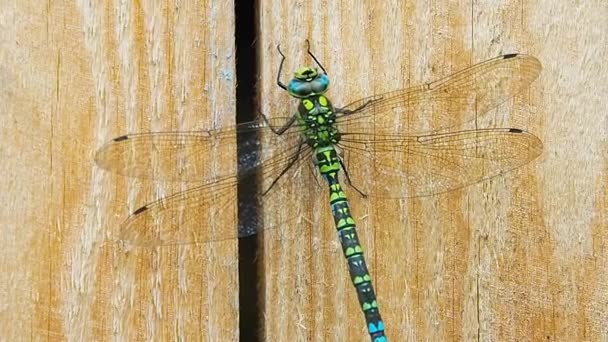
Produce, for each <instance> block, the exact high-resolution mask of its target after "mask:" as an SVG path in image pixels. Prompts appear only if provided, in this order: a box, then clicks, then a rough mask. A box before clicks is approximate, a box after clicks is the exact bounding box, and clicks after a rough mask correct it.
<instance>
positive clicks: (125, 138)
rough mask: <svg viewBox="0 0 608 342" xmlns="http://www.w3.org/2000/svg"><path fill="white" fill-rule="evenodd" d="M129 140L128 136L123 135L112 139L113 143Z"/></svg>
mask: <svg viewBox="0 0 608 342" xmlns="http://www.w3.org/2000/svg"><path fill="white" fill-rule="evenodd" d="M127 139H129V136H128V135H121V136H119V137H116V138H114V139H112V141H114V142H119V141H124V140H127Z"/></svg>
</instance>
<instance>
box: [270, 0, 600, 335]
mask: <svg viewBox="0 0 608 342" xmlns="http://www.w3.org/2000/svg"><path fill="white" fill-rule="evenodd" d="M607 13H608V5H606V3H604V2H600V1H590V2H584V3H583V2H574V1H562V2H559V3H557V2H551V1H532V2H530V1H525V2H521V1H484V2H479V1H475V2H470V1H465V2H459V1H433V2H427V1H355V2H340V1H278V0H277V1H273V0H268V1H261V10H260V22H261V24H260V38H259V40H260V44H261V45H260V47H261V50H260V55H261V58H260V60H261V61H262V62H261V68H262V69H261V70H262V76H261V77H262V78H261V81H260V87H261V95H262V98H263V99H264V101H263V111H264V112H266V113H269V114H270V115H275V116H286V115H288V114H289V113H291V112H293V108H294V107H293V104H294V100H291V99H289V98H288V97H287V96H286V94H285V93H284V92H283V91H281V89H279V88H278V87H276V85H275V84H274V77H275V73H276V71H277V68H278V64H279V60H280V56H279V55H278V53H277V52H276V45H277V44H279V43H280V44H281V47H282V50H283V51H284V52H285V53H286V55H287V56H288V58H287V61H286V70H287V71H286V72H285V73H284V76H283V77H284V79H288V78H289V77H290V76H291V73H292V72H293V70H294V68H296V67H297V66H300V65H303V64H309V63H312V60H311V59H310V58H309V57H308V56H307V55H306V44H305V39H309V40H310V41H311V46H312V50H313V51H314V52H315V53H316V56H317V57H318V58H319V59H320V60H321V61H322V62H323V63H324V66H325V68H326V69H327V71H328V72H329V75H330V78H331V80H332V82H333V83H332V86H331V90H330V91H329V92H328V97H329V98H331V99H332V101H333V102H334V104H335V105H338V106H339V105H344V104H346V103H349V102H350V101H352V100H355V99H358V98H360V97H364V96H369V95H373V94H378V93H382V92H385V91H390V90H394V89H399V88H403V87H407V86H410V85H416V84H420V83H423V82H428V81H432V80H434V79H437V78H440V77H443V76H447V75H449V74H451V73H453V72H455V71H458V70H461V69H463V68H465V67H467V66H470V65H472V64H474V63H477V62H481V61H484V60H486V59H489V58H492V57H495V56H497V55H499V54H505V53H512V52H520V53H527V54H531V55H534V56H537V57H538V58H539V59H540V60H541V62H542V63H543V66H544V70H543V71H542V73H541V77H540V78H539V79H538V80H537V81H536V82H535V83H534V84H533V86H532V87H531V88H530V90H529V91H528V92H526V93H525V94H523V95H522V96H519V97H518V98H517V99H516V101H514V104H513V108H516V109H522V111H521V113H519V112H512V113H511V114H512V115H511V116H510V119H509V120H508V121H506V122H502V121H501V119H502V118H501V117H500V116H498V115H494V116H492V115H490V119H489V120H486V121H487V122H486V121H484V122H483V124H486V125H492V126H494V127H501V126H503V127H519V128H523V129H526V130H529V131H531V132H533V133H534V134H535V135H537V136H538V137H540V138H541V139H542V140H543V142H544V146H545V150H544V153H543V155H542V156H541V157H540V158H539V159H537V160H535V161H533V162H532V163H531V164H529V165H528V166H526V167H523V168H521V169H519V170H517V171H515V172H511V173H509V174H506V175H504V176H500V177H496V178H494V179H492V180H490V181H487V182H483V183H481V184H478V185H475V186H471V187H468V188H465V189H462V190H458V191H453V192H450V193H448V194H444V195H439V196H434V197H430V198H419V199H412V200H404V201H390V200H374V199H370V200H362V199H360V198H358V197H357V195H356V193H353V192H352V191H351V192H350V193H349V194H350V198H351V199H352V205H351V207H352V210H353V213H354V215H355V217H356V218H359V220H358V221H359V222H358V225H359V231H360V234H361V235H362V237H363V238H362V243H363V246H364V247H365V248H366V252H367V254H366V256H367V260H368V263H369V266H370V270H371V273H372V276H373V279H374V284H375V288H376V292H377V294H378V295H379V304H380V308H381V312H382V314H383V318H384V320H385V323H386V327H387V331H388V336H389V340H392V341H404V340H409V341H416V340H418V341H446V340H482V341H505V340H511V341H522V340H536V341H540V340H543V341H546V340H560V341H582V340H586V341H600V340H603V341H606V340H607V339H608V330H607V328H606V327H607V326H608V310H606V307H608V306H607V304H608V276H607V275H606V274H608V273H607V272H606V271H607V270H608V263H607V257H608V246H607V243H608V221H607V220H608V216H607V215H608V214H607V211H606V210H607V205H608V202H607V201H608V194H607V190H606V182H607V180H608V178H606V177H607V176H606V171H607V170H608V169H607V166H606V165H607V164H606V156H607V152H608V150H607V146H606V138H605V137H606V133H608V122H607V119H606V117H607V116H606V108H607V105H608V101H606V96H605V93H606V90H607V88H608V82H606V81H607V78H608V72H607V69H606V63H605V62H604V61H605V60H606V58H607V57H608V45H607V44H606V43H607V38H606V35H605V34H604V33H603V32H605V31H606V29H607V28H608V21H607V20H606V14H607ZM435 124H438V125H439V124H441V123H435ZM480 124H482V123H481V122H480ZM351 167H357V166H351ZM359 167H364V166H361V165H359ZM352 172H354V171H352V170H351V173H352ZM368 172H369V169H368ZM368 176H369V177H373V173H371V172H370V173H369V174H368ZM313 182H314V181H313ZM313 184H314V183H313ZM322 187H323V184H321V188H319V190H318V191H316V190H315V191H313V192H310V191H304V190H298V188H297V187H294V193H296V194H297V195H296V196H294V198H295V199H297V200H294V201H289V200H285V201H281V202H279V203H277V206H276V207H272V208H266V210H267V212H268V213H270V214H268V215H269V216H270V217H272V218H275V219H277V220H279V221H280V219H281V218H284V217H288V216H289V215H298V214H301V213H304V215H305V217H306V219H307V220H301V221H298V222H294V223H290V225H291V226H292V227H291V231H293V232H296V233H297V232H308V231H309V230H310V233H307V234H304V235H303V236H302V237H297V236H296V234H290V233H286V232H281V233H280V234H276V233H272V234H268V237H267V239H266V245H265V248H266V250H265V253H264V257H265V280H264V284H265V295H266V302H265V317H266V319H267V320H266V325H265V333H266V336H267V338H266V340H267V341H366V340H369V338H368V337H367V334H366V332H365V327H364V320H363V316H362V314H361V312H360V310H359V307H358V304H357V300H356V295H355V291H354V289H353V288H352V285H351V284H350V279H349V277H348V272H347V270H346V267H345V261H344V260H343V256H342V252H341V250H340V247H339V243H338V241H337V238H336V236H335V233H334V228H333V222H332V221H331V216H330V209H329V206H328V205H327V199H326V198H325V197H324V196H327V194H326V193H325V192H323V190H324V189H322ZM314 196H321V198H320V199H315V198H314ZM285 203H292V204H294V205H295V206H292V207H288V206H286V205H285ZM277 213H281V214H282V215H283V216H280V217H279V218H276V217H274V216H276V215H277ZM275 235H276V236H280V239H278V238H277V239H273V236H275Z"/></svg>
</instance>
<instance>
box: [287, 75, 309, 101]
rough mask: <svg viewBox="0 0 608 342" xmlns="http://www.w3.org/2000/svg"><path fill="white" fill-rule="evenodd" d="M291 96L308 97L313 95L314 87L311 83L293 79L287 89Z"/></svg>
mask: <svg viewBox="0 0 608 342" xmlns="http://www.w3.org/2000/svg"><path fill="white" fill-rule="evenodd" d="M287 90H288V91H289V94H291V95H292V96H295V97H306V96H309V95H310V94H311V93H312V87H311V84H310V82H305V81H300V80H296V79H293V80H291V81H290V82H289V86H288V87H287Z"/></svg>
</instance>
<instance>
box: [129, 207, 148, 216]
mask: <svg viewBox="0 0 608 342" xmlns="http://www.w3.org/2000/svg"><path fill="white" fill-rule="evenodd" d="M146 210H148V206H147V205H144V206H143V207H141V208H139V209H137V210H135V211H134V212H133V214H131V215H132V216H137V215H140V214H141V213H143V212H144V211H146Z"/></svg>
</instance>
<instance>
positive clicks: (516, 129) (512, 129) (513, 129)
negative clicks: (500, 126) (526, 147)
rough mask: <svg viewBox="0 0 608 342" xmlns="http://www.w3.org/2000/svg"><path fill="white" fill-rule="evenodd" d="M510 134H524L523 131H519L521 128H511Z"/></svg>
mask: <svg viewBox="0 0 608 342" xmlns="http://www.w3.org/2000/svg"><path fill="white" fill-rule="evenodd" d="M509 132H511V133H523V132H524V131H523V129H519V128H509Z"/></svg>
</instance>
